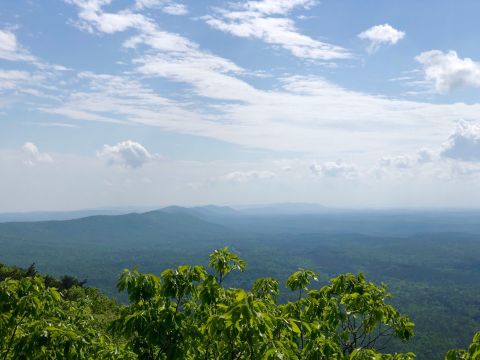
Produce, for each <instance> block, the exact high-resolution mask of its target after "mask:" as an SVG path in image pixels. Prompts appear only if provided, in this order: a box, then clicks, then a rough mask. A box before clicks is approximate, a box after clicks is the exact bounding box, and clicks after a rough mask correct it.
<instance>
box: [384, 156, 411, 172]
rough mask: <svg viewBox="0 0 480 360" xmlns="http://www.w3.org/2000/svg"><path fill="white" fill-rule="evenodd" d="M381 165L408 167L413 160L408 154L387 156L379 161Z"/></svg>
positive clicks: (399, 167) (398, 167)
mask: <svg viewBox="0 0 480 360" xmlns="http://www.w3.org/2000/svg"><path fill="white" fill-rule="evenodd" d="M379 165H380V167H394V168H397V169H408V168H410V167H411V166H412V160H411V159H410V157H409V156H407V155H399V156H392V157H390V156H385V157H382V158H381V159H380V161H379Z"/></svg>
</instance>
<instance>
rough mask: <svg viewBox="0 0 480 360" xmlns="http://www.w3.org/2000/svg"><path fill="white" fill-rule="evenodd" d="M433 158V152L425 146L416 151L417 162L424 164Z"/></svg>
mask: <svg viewBox="0 0 480 360" xmlns="http://www.w3.org/2000/svg"><path fill="white" fill-rule="evenodd" d="M434 158H435V153H434V152H433V151H432V150H430V149H427V148H422V149H420V150H419V151H418V152H417V162H418V163H419V164H426V163H429V162H432V161H433V160H434Z"/></svg>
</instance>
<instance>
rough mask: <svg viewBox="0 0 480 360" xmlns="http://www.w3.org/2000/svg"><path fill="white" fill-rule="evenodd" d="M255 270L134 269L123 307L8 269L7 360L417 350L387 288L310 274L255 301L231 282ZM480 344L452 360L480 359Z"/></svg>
mask: <svg viewBox="0 0 480 360" xmlns="http://www.w3.org/2000/svg"><path fill="white" fill-rule="evenodd" d="M246 266H247V264H246V262H245V261H244V260H243V259H241V258H240V257H238V256H237V255H236V254H234V253H232V252H230V251H229V250H228V248H227V247H225V248H223V249H217V250H215V251H214V252H213V253H212V254H210V256H209V261H208V267H207V268H206V267H204V266H201V265H196V266H190V265H183V266H179V267H178V268H176V269H166V270H164V271H163V272H162V273H161V274H160V275H159V276H156V275H154V274H145V273H141V272H139V271H138V270H129V269H125V270H124V271H123V272H122V274H121V276H120V278H119V280H118V282H117V286H116V287H117V289H118V290H119V291H120V292H126V294H127V295H128V304H126V305H119V304H118V303H117V302H116V301H115V300H113V299H109V298H108V297H106V296H104V295H102V294H101V293H100V292H99V291H98V290H97V289H92V288H89V287H86V286H85V282H84V281H79V280H77V279H76V278H75V277H71V276H63V277H61V278H59V279H56V278H53V277H51V276H43V275H40V274H38V273H37V270H36V268H35V266H34V265H33V264H32V265H31V266H30V267H29V268H27V269H21V268H18V267H7V266H4V265H0V356H1V358H2V359H4V360H7V359H60V358H62V359H152V360H153V359H350V360H354V359H372V360H373V359H391V360H410V359H414V358H415V354H414V353H412V352H406V353H394V354H388V353H385V352H384V350H385V349H386V348H387V345H388V343H389V342H390V341H391V340H392V339H396V340H397V341H402V342H408V340H409V339H410V338H411V337H413V336H414V323H413V322H411V320H410V319H409V317H408V316H407V315H404V314H401V313H400V312H399V311H398V310H396V309H395V307H394V306H392V305H391V304H390V301H389V300H390V299H391V294H390V293H388V292H387V291H386V288H385V286H384V285H376V284H374V283H372V282H369V281H367V280H366V278H365V276H364V275H363V274H362V273H359V274H356V275H355V274H352V273H346V274H341V275H339V276H336V277H334V278H332V279H330V280H328V282H327V284H326V285H323V286H319V284H318V280H319V276H320V275H319V274H317V273H315V272H313V271H312V270H307V269H298V270H297V271H295V272H294V273H293V274H291V275H290V276H289V277H288V279H287V281H286V284H285V285H286V287H287V288H288V290H289V291H290V293H291V296H292V297H294V298H295V300H291V301H288V302H285V303H281V302H279V301H278V298H279V294H280V284H279V282H278V281H277V280H276V279H274V278H271V277H266V278H258V279H256V280H255V282H254V283H253V285H252V287H251V289H249V290H245V289H241V288H232V287H230V288H228V287H226V286H224V283H225V280H226V278H227V277H228V276H229V275H231V274H232V273H234V272H236V271H238V272H243V271H244V270H245V268H246ZM479 357H480V332H479V333H477V334H476V335H475V336H474V338H473V340H472V343H471V344H470V345H469V347H468V348H467V349H452V350H449V351H448V352H447V354H446V355H445V359H447V360H450V359H466V360H469V359H478V358H479Z"/></svg>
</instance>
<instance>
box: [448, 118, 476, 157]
mask: <svg viewBox="0 0 480 360" xmlns="http://www.w3.org/2000/svg"><path fill="white" fill-rule="evenodd" d="M441 156H442V157H444V158H450V159H456V160H463V161H475V162H477V161H480V124H478V123H473V122H467V121H461V122H460V123H459V124H458V125H457V128H456V129H455V131H454V132H453V133H452V134H451V135H450V136H449V138H448V141H447V143H446V144H445V145H444V148H443V150H442V152H441Z"/></svg>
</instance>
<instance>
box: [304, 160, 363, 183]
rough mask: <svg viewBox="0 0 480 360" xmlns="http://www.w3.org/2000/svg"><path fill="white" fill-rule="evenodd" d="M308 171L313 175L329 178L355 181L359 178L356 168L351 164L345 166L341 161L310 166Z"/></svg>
mask: <svg viewBox="0 0 480 360" xmlns="http://www.w3.org/2000/svg"><path fill="white" fill-rule="evenodd" d="M310 171H311V172H312V173H313V174H314V175H318V176H323V177H330V178H338V177H341V178H345V179H355V178H357V177H358V176H359V171H358V168H357V166H355V165H353V164H347V163H344V162H342V161H335V162H333V161H329V162H325V163H323V164H316V163H315V164H312V165H310Z"/></svg>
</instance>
